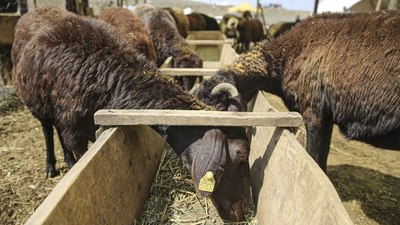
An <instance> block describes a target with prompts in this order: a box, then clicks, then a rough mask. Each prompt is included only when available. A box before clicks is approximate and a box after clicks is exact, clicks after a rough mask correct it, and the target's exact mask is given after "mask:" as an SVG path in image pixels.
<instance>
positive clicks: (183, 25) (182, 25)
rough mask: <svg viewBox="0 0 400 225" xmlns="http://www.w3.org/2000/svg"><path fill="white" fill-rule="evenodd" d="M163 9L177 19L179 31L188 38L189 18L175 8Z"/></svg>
mask: <svg viewBox="0 0 400 225" xmlns="http://www.w3.org/2000/svg"><path fill="white" fill-rule="evenodd" d="M163 10H165V11H167V12H168V13H169V14H170V15H171V16H172V18H174V20H175V24H176V27H177V28H178V31H179V33H180V34H181V36H182V37H183V38H186V37H187V36H188V32H189V27H190V23H189V19H188V18H187V16H186V15H185V14H183V12H180V11H177V10H174V9H173V8H168V7H167V8H163Z"/></svg>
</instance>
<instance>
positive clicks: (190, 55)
mask: <svg viewBox="0 0 400 225" xmlns="http://www.w3.org/2000/svg"><path fill="white" fill-rule="evenodd" d="M134 12H135V14H136V15H137V16H138V17H139V18H140V19H141V20H142V21H143V22H144V24H145V26H146V27H147V29H148V30H149V31H150V36H151V38H152V39H153V43H154V45H155V48H156V52H157V66H161V65H162V64H163V63H164V61H165V60H166V59H167V58H168V57H170V56H172V57H173V58H172V61H173V63H172V64H173V68H202V67H203V61H202V60H201V58H200V57H199V55H198V54H197V53H196V52H195V51H194V49H193V48H192V47H191V46H190V45H189V44H188V43H187V42H186V40H185V39H184V38H183V37H182V36H181V35H180V34H179V32H178V30H177V28H176V25H175V21H174V19H173V18H172V16H171V15H170V14H169V13H168V12H166V11H164V10H162V9H159V8H157V7H155V6H152V5H149V4H142V5H139V6H137V7H136V8H135V10H134ZM196 78H197V77H193V76H192V77H190V76H188V77H178V78H176V79H177V80H178V82H179V83H180V85H181V86H182V87H183V88H184V89H185V90H187V91H189V90H190V89H191V88H192V87H193V85H194V83H195V81H196Z"/></svg>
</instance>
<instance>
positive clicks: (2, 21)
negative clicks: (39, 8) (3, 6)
mask: <svg viewBox="0 0 400 225" xmlns="http://www.w3.org/2000/svg"><path fill="white" fill-rule="evenodd" d="M20 17H21V16H20V15H19V13H1V15H0V30H1V32H0V44H12V43H13V41H14V28H15V25H16V24H17V22H18V19H19V18H20Z"/></svg>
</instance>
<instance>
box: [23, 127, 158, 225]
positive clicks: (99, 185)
mask: <svg viewBox="0 0 400 225" xmlns="http://www.w3.org/2000/svg"><path fill="white" fill-rule="evenodd" d="M164 145H165V141H164V140H163V139H162V138H161V137H160V136H159V135H158V134H157V133H156V132H155V131H153V130H152V129H151V128H150V127H148V126H136V127H119V128H111V129H107V130H105V131H104V132H103V133H102V134H101V136H100V137H99V139H98V140H97V141H96V142H95V143H94V144H93V145H92V147H91V148H90V149H89V150H88V152H87V153H86V154H85V155H84V156H83V157H82V158H81V159H80V160H79V161H78V162H77V164H75V166H74V167H73V168H72V169H71V170H70V171H69V172H68V173H67V174H66V175H65V177H64V178H63V179H62V180H61V181H60V182H59V183H58V184H57V186H56V187H55V188H54V190H53V191H52V192H51V193H50V195H49V196H48V197H47V198H46V199H45V200H44V202H43V203H42V204H41V205H40V206H39V208H38V209H37V210H36V211H35V212H34V214H33V215H32V216H31V217H30V218H29V220H28V221H27V223H26V224H29V225H30V224H35V225H36V224H57V225H58V224H68V225H74V224H133V221H134V219H135V218H138V217H139V216H140V214H141V212H142V209H143V206H144V203H145V202H146V200H147V197H148V195H149V191H150V187H151V184H152V181H153V178H154V176H155V174H156V171H157V168H158V165H159V161H160V157H161V153H162V150H163V148H164Z"/></svg>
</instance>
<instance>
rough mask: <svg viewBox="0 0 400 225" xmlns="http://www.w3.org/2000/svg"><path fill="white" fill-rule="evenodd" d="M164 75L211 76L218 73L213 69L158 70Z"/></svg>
mask: <svg viewBox="0 0 400 225" xmlns="http://www.w3.org/2000/svg"><path fill="white" fill-rule="evenodd" d="M160 71H161V72H162V73H163V74H165V75H170V76H212V75H214V74H215V73H217V72H218V71H219V69H214V68H160Z"/></svg>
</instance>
